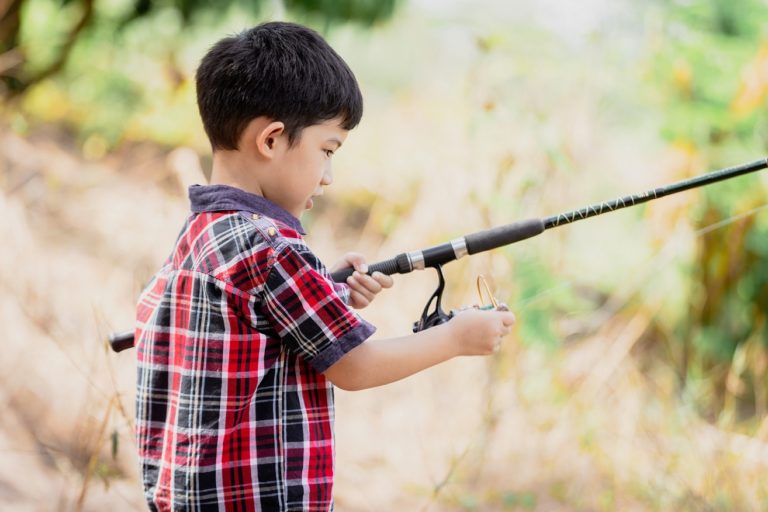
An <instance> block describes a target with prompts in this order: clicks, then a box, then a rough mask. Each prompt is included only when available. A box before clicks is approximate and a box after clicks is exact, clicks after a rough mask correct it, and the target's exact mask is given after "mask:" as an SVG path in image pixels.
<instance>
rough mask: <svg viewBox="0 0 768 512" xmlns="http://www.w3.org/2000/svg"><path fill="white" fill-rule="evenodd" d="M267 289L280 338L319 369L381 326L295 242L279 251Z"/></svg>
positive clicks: (266, 306) (267, 307)
mask: <svg viewBox="0 0 768 512" xmlns="http://www.w3.org/2000/svg"><path fill="white" fill-rule="evenodd" d="M263 290H264V309H265V313H266V315H267V316H268V317H269V320H270V321H271V322H270V323H272V325H273V327H274V329H275V330H276V331H277V333H278V335H279V336H280V338H281V339H282V340H283V341H284V342H285V343H286V344H287V345H288V347H289V348H290V349H291V350H293V351H294V352H295V353H296V354H298V355H300V356H301V357H302V358H303V359H304V360H305V361H307V362H308V363H309V364H311V365H312V367H313V368H314V369H315V370H316V371H318V372H319V373H322V372H324V371H325V370H327V369H328V368H329V367H330V366H331V365H333V364H334V363H336V362H337V361H338V360H339V359H341V357H342V356H344V355H345V354H346V353H347V352H349V351H350V350H352V349H353V348H355V347H356V346H358V345H359V344H361V343H362V342H363V341H365V340H366V339H368V338H369V337H370V336H371V335H372V334H373V333H374V331H375V330H376V328H375V327H374V326H373V325H371V324H370V323H368V322H366V321H365V320H363V319H362V318H360V317H359V316H358V315H357V314H356V313H355V312H353V311H352V310H351V309H349V307H348V306H347V304H346V303H345V301H344V300H343V298H342V297H341V296H340V295H339V293H338V292H337V288H336V287H335V286H334V284H333V283H332V282H331V281H330V280H329V279H328V278H327V277H326V276H324V275H323V273H321V272H320V271H319V270H317V269H315V268H313V267H312V266H310V265H309V264H307V262H306V260H305V259H304V258H303V257H302V256H301V254H299V253H298V252H297V251H296V250H295V249H294V248H293V247H292V246H290V245H287V246H284V247H283V249H282V250H280V251H279V252H278V253H276V254H275V260H274V263H273V265H272V268H271V269H270V271H269V274H268V275H267V279H266V282H265V283H264V289H263Z"/></svg>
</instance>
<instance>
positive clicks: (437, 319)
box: [413, 265, 509, 332]
mask: <svg viewBox="0 0 768 512" xmlns="http://www.w3.org/2000/svg"><path fill="white" fill-rule="evenodd" d="M432 268H434V269H435V271H436V272H437V277H438V285H437V289H436V290H435V292H434V293H433V294H432V296H431V297H430V298H429V300H428V301H427V304H426V306H424V310H423V311H422V312H421V318H419V319H418V320H417V321H415V322H414V323H413V332H420V331H423V330H424V329H429V328H430V327H434V326H436V325H440V324H444V323H445V322H447V321H448V320H450V319H451V318H453V317H454V316H456V314H457V313H460V312H461V311H465V310H467V309H481V310H489V309H495V310H497V311H509V308H508V307H507V305H506V304H504V303H503V302H499V301H498V300H497V299H496V297H494V296H493V294H492V293H491V289H490V287H489V286H488V282H487V281H486V280H485V277H483V275H482V274H481V275H479V276H477V294H478V296H479V297H480V302H481V303H483V302H485V298H484V297H485V295H484V293H483V291H485V294H487V295H488V300H489V302H490V303H489V304H485V305H484V306H481V305H479V304H474V305H472V306H463V307H461V308H458V309H452V310H451V311H450V312H449V313H446V312H445V311H443V306H442V302H443V291H444V290H445V276H443V269H442V266H441V265H435V266H433V267H432ZM433 305H434V307H433ZM430 307H433V309H432V311H431V312H430Z"/></svg>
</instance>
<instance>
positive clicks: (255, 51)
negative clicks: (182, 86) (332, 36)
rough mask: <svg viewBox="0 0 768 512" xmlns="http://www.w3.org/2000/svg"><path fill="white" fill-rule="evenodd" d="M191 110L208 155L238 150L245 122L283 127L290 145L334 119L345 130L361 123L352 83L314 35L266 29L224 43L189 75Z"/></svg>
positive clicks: (286, 27) (282, 27) (282, 26)
mask: <svg viewBox="0 0 768 512" xmlns="http://www.w3.org/2000/svg"><path fill="white" fill-rule="evenodd" d="M195 79H196V84H197V105H198V108H199V109H200V117H201V118H202V120H203V127H204V128H205V132H206V134H208V139H209V140H210V141H211V146H212V147H213V149H214V151H215V150H217V149H237V147H238V142H239V140H240V136H241V135H242V132H243V130H244V129H245V128H246V126H247V125H248V123H249V122H251V121H252V120H253V119H255V118H257V117H259V116H266V117H269V118H271V119H274V120H276V121H281V122H283V123H284V124H285V133H286V135H288V141H289V143H290V144H293V143H294V142H295V141H296V140H297V138H298V137H299V136H300V135H301V130H302V129H304V128H306V127H307V126H311V125H314V124H318V123H319V122H322V121H327V120H329V119H335V118H337V117H338V118H340V119H341V126H342V128H344V129H345V130H351V129H352V128H354V127H355V126H357V124H358V123H359V122H360V118H361V117H362V115H363V96H362V94H361V93H360V87H359V85H358V83H357V80H356V79H355V75H354V74H353V73H352V71H351V70H350V69H349V66H347V64H346V63H345V62H344V60H342V58H341V57H340V56H339V55H338V54H337V53H336V52H335V51H334V50H333V48H331V47H330V45H328V43H327V42H326V41H325V40H324V39H323V38H322V37H321V36H320V35H319V34H318V33H317V32H315V31H314V30H311V29H309V28H307V27H304V26H301V25H297V24H295V23H285V22H271V23H264V24H261V25H258V26H256V27H253V28H251V29H248V30H245V31H243V32H241V33H239V34H237V35H234V36H231V37H227V38H224V39H222V40H220V41H219V42H217V43H216V44H215V45H213V47H212V48H211V49H210V50H209V51H208V53H207V54H206V55H205V57H203V59H202V61H201V62H200V66H199V67H198V69H197V74H196V77H195Z"/></svg>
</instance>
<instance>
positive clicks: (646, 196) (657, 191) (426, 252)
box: [109, 158, 768, 352]
mask: <svg viewBox="0 0 768 512" xmlns="http://www.w3.org/2000/svg"><path fill="white" fill-rule="evenodd" d="M765 168H768V158H761V159H759V160H755V161H754V162H750V163H747V164H742V165H737V166H734V167H728V168H725V169H720V170H717V171H712V172H709V173H706V174H702V175H700V176H696V177H693V178H690V179H687V180H682V181H678V182H676V183H672V184H669V185H666V186H662V187H657V188H654V189H651V190H647V191H645V192H641V193H639V194H631V195H628V196H623V197H619V198H616V199H612V200H609V201H604V202H601V203H595V204H592V205H589V206H585V207H583V208H579V209H577V210H571V211H568V212H564V213H559V214H557V215H552V216H550V217H544V218H531V219H525V220H521V221H517V222H513V223H511V224H506V225H504V226H498V227H495V228H491V229H486V230H484V231H478V232H476V233H471V234H469V235H465V236H462V237H459V238H456V239H454V240H451V241H449V242H445V243H443V244H440V245H436V246H434V247H430V248H427V249H422V250H418V251H411V252H404V253H401V254H398V255H397V256H395V257H393V258H389V259H387V260H382V261H379V262H376V263H372V264H370V265H368V272H367V273H368V274H369V275H370V274H373V273H374V272H381V273H382V274H386V275H392V274H408V273H410V272H413V271H414V270H424V269H426V268H434V269H435V270H436V271H437V274H438V278H439V285H438V287H437V289H436V290H435V292H434V293H433V294H432V296H431V297H430V299H429V300H428V301H427V304H426V306H425V307H424V310H423V311H422V314H421V318H420V319H419V320H418V321H416V322H415V323H414V326H413V330H414V332H418V331H421V330H424V329H427V328H429V327H433V326H435V325H439V324H441V323H444V322H447V321H448V320H450V318H451V317H452V316H453V312H451V313H446V312H445V311H443V309H442V304H441V302H442V295H443V290H444V289H445V277H444V276H443V272H442V266H443V265H445V264H446V263H449V262H451V261H453V260H457V259H459V258H462V257H464V256H468V255H472V254H477V253H480V252H484V251H489V250H491V249H496V248H498V247H502V246H505V245H510V244H513V243H515V242H519V241H521V240H525V239H528V238H531V237H534V236H536V235H540V234H541V233H543V232H544V231H546V230H548V229H552V228H556V227H559V226H564V225H566V224H571V223H572V222H576V221H579V220H583V219H588V218H590V217H595V216H597V215H602V214H604V213H608V212H613V211H616V210H621V209H622V208H628V207H630V206H636V205H638V204H642V203H646V202H648V201H652V200H654V199H659V198H661V197H664V196H668V195H671V194H677V193H678V192H683V191H686V190H690V189H693V188H698V187H703V186H705V185H710V184H712V183H716V182H718V181H724V180H728V179H732V178H736V177H738V176H742V175H744V174H749V173H752V172H755V171H759V170H762V169H765ZM352 272H354V269H352V268H346V269H343V270H339V271H337V272H334V273H333V274H331V277H332V278H333V280H334V281H336V282H337V283H343V282H346V280H347V278H348V277H349V276H350V275H352ZM431 306H434V308H433V310H432V311H431V312H430V307H431ZM133 342H134V340H133V332H130V331H129V332H123V333H118V334H113V335H111V336H110V337H109V343H110V345H111V347H112V348H113V350H115V351H116V352H120V351H121V350H124V349H126V348H130V347H132V346H133Z"/></svg>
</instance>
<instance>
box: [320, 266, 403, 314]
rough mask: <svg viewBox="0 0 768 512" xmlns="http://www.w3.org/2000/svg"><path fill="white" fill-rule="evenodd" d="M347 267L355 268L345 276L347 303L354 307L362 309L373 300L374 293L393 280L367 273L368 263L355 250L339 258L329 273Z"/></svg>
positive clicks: (386, 276) (379, 274)
mask: <svg viewBox="0 0 768 512" xmlns="http://www.w3.org/2000/svg"><path fill="white" fill-rule="evenodd" d="M348 267H352V268H354V269H355V272H353V273H352V275H351V276H349V277H348V278H347V284H348V285H349V288H350V290H349V305H350V306H352V307H353V308H355V309H362V308H364V307H366V306H367V305H368V304H370V303H371V301H373V299H374V297H376V294H378V293H379V292H380V291H381V290H383V289H384V288H391V287H392V284H393V283H394V281H393V280H392V277H391V276H388V275H385V274H382V273H381V272H374V273H373V274H372V275H370V276H369V275H367V274H366V272H368V265H367V264H366V263H365V257H364V256H363V255H362V254H360V253H356V252H348V253H347V254H345V255H344V256H343V257H342V258H341V260H340V261H339V262H338V263H336V264H335V265H334V266H333V267H332V268H331V273H333V272H336V271H337V270H342V269H345V268H348Z"/></svg>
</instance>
